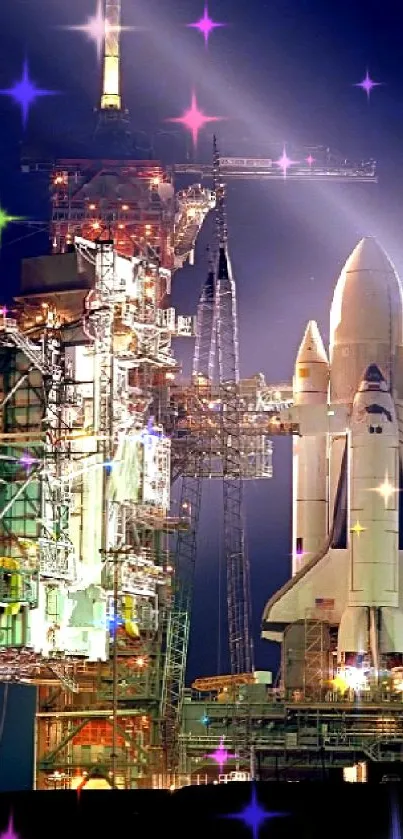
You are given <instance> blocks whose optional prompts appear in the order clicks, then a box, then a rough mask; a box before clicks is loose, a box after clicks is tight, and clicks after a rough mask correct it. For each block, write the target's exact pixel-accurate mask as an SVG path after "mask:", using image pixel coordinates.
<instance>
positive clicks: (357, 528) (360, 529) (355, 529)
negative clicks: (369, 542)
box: [351, 519, 367, 536]
mask: <svg viewBox="0 0 403 839" xmlns="http://www.w3.org/2000/svg"><path fill="white" fill-rule="evenodd" d="M366 529H367V528H366V527H363V526H362V525H361V524H360V522H359V521H358V519H357V521H356V523H355V525H354V527H352V528H351V533H355V534H356V535H357V536H361V533H364V530H366Z"/></svg>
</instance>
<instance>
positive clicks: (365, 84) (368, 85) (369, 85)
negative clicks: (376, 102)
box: [354, 69, 383, 101]
mask: <svg viewBox="0 0 403 839" xmlns="http://www.w3.org/2000/svg"><path fill="white" fill-rule="evenodd" d="M382 85H383V82H374V81H373V79H371V77H370V75H369V71H368V69H367V72H366V75H365V79H363V80H362V82H357V83H356V84H355V85H354V87H361V88H362V90H365V93H366V94H367V99H368V101H369V99H370V96H371V93H372V91H373V89H374V87H381V86H382Z"/></svg>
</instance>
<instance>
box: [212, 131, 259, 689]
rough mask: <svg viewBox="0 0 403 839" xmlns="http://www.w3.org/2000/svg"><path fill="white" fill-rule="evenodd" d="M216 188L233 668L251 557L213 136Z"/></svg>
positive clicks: (237, 666)
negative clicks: (248, 552)
mask: <svg viewBox="0 0 403 839" xmlns="http://www.w3.org/2000/svg"><path fill="white" fill-rule="evenodd" d="M214 188H215V192H216V201H217V209H216V220H217V233H218V257H217V268H216V275H217V289H216V299H217V317H216V324H217V344H218V359H219V383H220V400H221V424H222V445H223V499H224V544H225V563H226V572H227V604H228V636H229V648H230V661H231V672H232V673H249V672H251V671H252V670H253V640H252V627H251V598H250V575H249V562H248V556H247V551H246V546H245V524H244V502H243V474H242V463H241V451H242V433H241V417H240V407H241V406H240V388H239V343H238V319H237V302H236V285H235V280H234V278H233V275H232V269H231V263H230V260H229V256H228V236H227V227H226V219H225V187H224V184H223V183H222V182H221V179H220V158H219V154H218V149H217V144H216V141H215V140H214Z"/></svg>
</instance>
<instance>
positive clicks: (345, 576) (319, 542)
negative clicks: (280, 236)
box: [263, 238, 403, 668]
mask: <svg viewBox="0 0 403 839" xmlns="http://www.w3.org/2000/svg"><path fill="white" fill-rule="evenodd" d="M293 390H294V406H293V408H292V410H291V416H290V417H289V419H291V420H292V421H293V422H295V423H298V425H299V436H298V437H296V438H295V440H294V442H293V446H294V450H293V551H292V555H293V562H292V569H293V576H292V579H291V580H290V581H289V582H288V583H286V584H285V585H284V586H283V587H282V589H280V591H278V592H277V593H276V594H275V595H274V596H273V597H271V599H270V600H269V601H268V603H267V605H266V608H265V611H264V616H263V637H264V638H268V639H271V640H277V641H281V640H282V639H283V633H284V630H285V628H286V627H287V626H288V625H289V624H291V623H294V622H296V621H301V620H305V619H307V618H308V619H309V618H315V619H323V620H325V621H326V622H328V623H329V624H330V625H331V626H333V627H335V628H336V629H337V633H338V647H337V660H338V662H344V661H345V660H346V658H347V657H348V656H349V655H350V654H353V655H354V654H358V655H364V656H368V657H369V659H370V661H371V664H372V666H373V667H375V668H378V667H379V666H380V657H381V656H385V655H386V656H388V655H391V656H393V655H396V654H403V550H399V547H401V548H403V526H402V525H403V516H402V514H400V519H401V522H402V523H401V524H400V531H401V532H399V508H401V509H400V513H401V511H402V510H403V505H402V500H403V499H401V493H400V489H401V488H402V477H401V476H402V462H403V425H402V423H403V298H402V290H401V286H400V281H399V278H398V276H397V274H396V271H395V269H394V268H393V266H392V264H391V262H390V260H389V259H388V257H387V256H386V254H385V253H384V251H383V250H382V248H381V247H380V246H379V245H378V244H377V242H376V241H375V240H374V239H371V238H366V239H363V240H362V241H361V242H359V244H358V245H357V247H356V248H355V250H354V251H353V253H352V254H351V256H350V257H349V258H348V260H347V262H346V265H345V266H344V268H343V270H342V272H341V275H340V277H339V280H338V282H337V284H336V288H335V292H334V296H333V303H332V307H331V312H330V347H329V361H328V359H327V356H326V352H325V349H324V346H323V343H322V339H321V337H320V334H319V330H318V327H317V325H316V323H315V322H313V321H310V322H309V324H308V326H307V328H306V331H305V335H304V338H303V341H302V343H301V346H300V349H299V352H298V355H297V359H296V365H295V375H294V384H293ZM399 428H400V429H402V430H401V431H400V433H399ZM399 542H400V545H399Z"/></svg>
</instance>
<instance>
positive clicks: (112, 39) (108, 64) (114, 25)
mask: <svg viewBox="0 0 403 839" xmlns="http://www.w3.org/2000/svg"><path fill="white" fill-rule="evenodd" d="M104 20H105V37H104V48H103V62H102V66H103V70H102V93H101V103H100V108H99V112H98V124H97V128H96V132H95V137H96V140H97V141H98V142H100V141H101V142H103V143H104V144H105V151H106V153H107V156H108V157H111V156H113V155H116V154H118V155H119V156H120V157H130V156H132V153H133V138H132V134H131V129H130V123H129V115H128V111H127V110H126V109H124V108H123V107H122V96H121V67H120V33H121V31H122V27H121V0H105V15H104Z"/></svg>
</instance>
